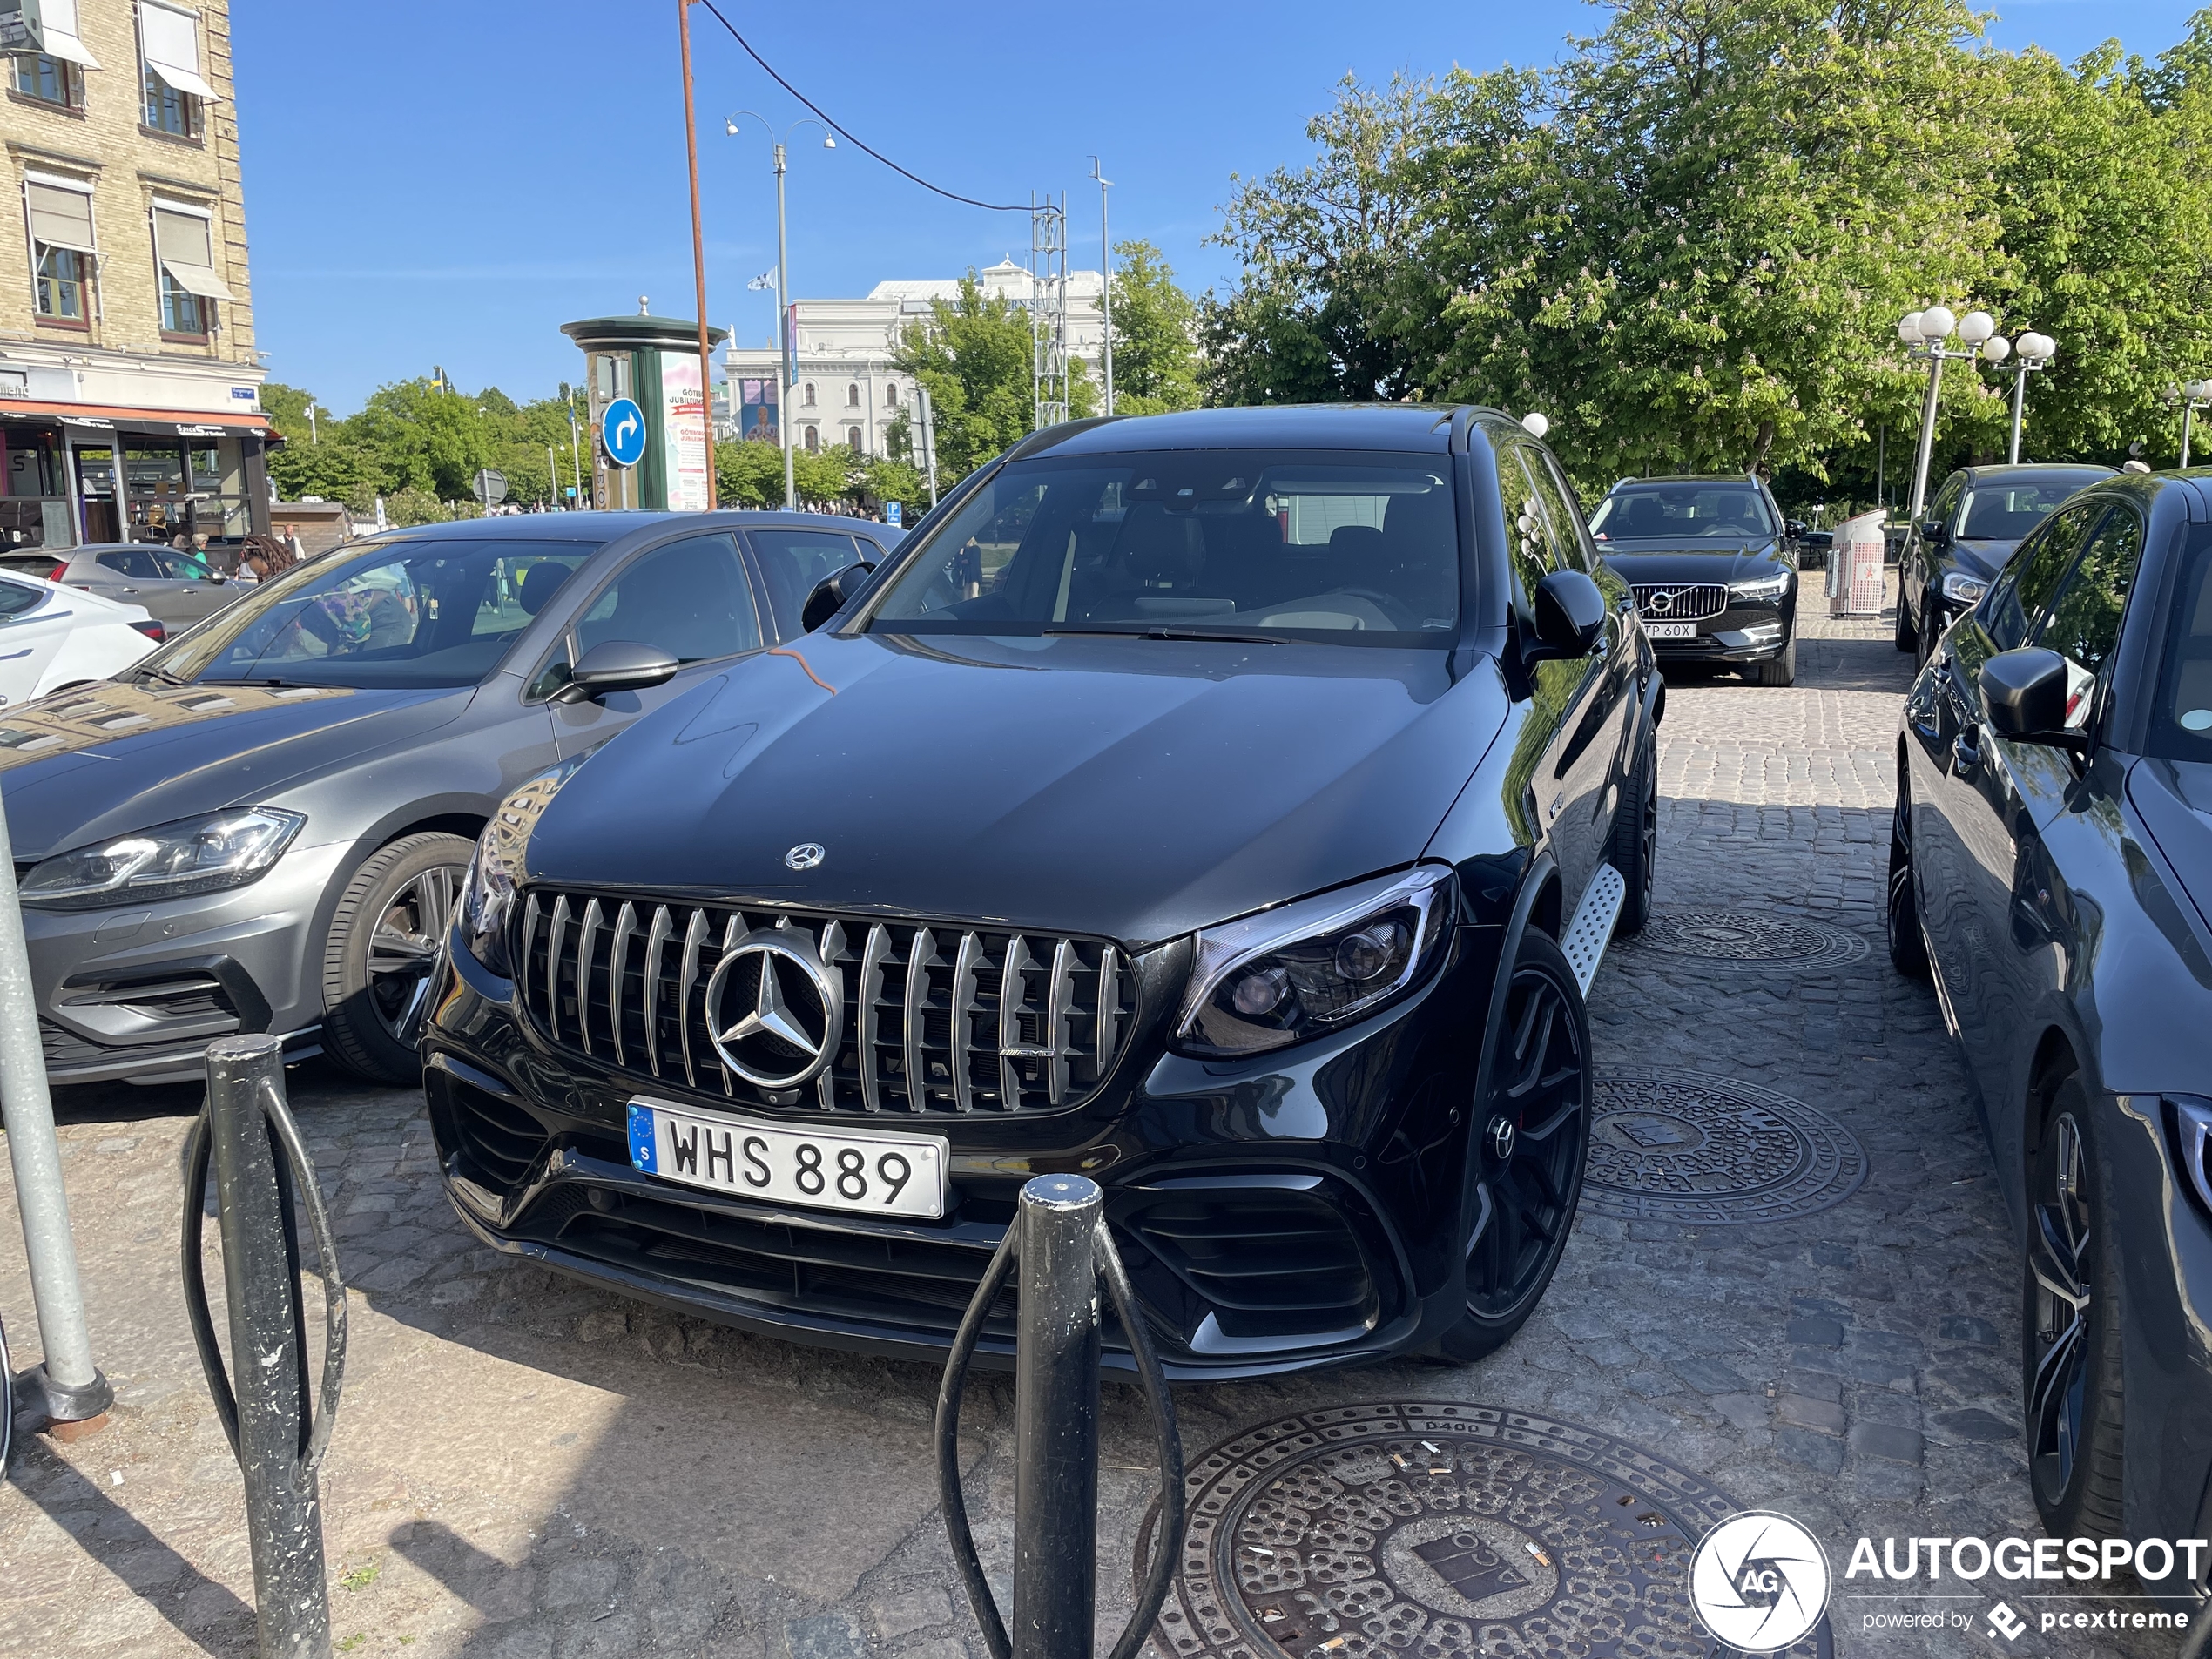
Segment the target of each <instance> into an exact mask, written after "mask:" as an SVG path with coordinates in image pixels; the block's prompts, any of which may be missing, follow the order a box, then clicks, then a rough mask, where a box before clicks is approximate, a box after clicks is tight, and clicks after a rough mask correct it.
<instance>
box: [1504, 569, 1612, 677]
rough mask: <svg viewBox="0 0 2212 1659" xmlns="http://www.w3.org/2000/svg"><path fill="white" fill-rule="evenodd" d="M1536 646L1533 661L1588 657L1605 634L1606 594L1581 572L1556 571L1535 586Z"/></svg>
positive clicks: (1527, 654)
mask: <svg viewBox="0 0 2212 1659" xmlns="http://www.w3.org/2000/svg"><path fill="white" fill-rule="evenodd" d="M1535 609H1536V617H1535V624H1536V625H1535V643H1534V647H1533V648H1532V649H1530V650H1529V651H1526V652H1525V653H1523V655H1524V656H1525V658H1527V660H1528V661H1530V662H1536V661H1541V660H1542V659H1544V658H1573V657H1587V656H1588V655H1589V654H1590V653H1591V652H1592V651H1595V650H1596V649H1597V643H1598V641H1599V640H1600V639H1601V638H1602V637H1603V636H1604V633H1605V595H1604V594H1603V593H1602V592H1601V591H1600V590H1599V589H1598V585H1597V583H1595V582H1593V581H1591V580H1590V578H1589V577H1587V576H1585V575H1584V574H1583V573H1582V572H1581V571H1580V570H1554V571H1553V572H1552V573H1551V574H1550V575H1549V576H1548V577H1545V578H1544V579H1543V580H1542V581H1541V582H1539V583H1537V584H1536V604H1535Z"/></svg>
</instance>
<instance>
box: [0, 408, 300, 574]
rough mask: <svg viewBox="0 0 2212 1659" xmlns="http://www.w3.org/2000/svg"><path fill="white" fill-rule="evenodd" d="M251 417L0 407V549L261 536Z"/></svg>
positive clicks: (260, 432)
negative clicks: (193, 417) (186, 415)
mask: <svg viewBox="0 0 2212 1659" xmlns="http://www.w3.org/2000/svg"><path fill="white" fill-rule="evenodd" d="M270 439H271V434H270V432H269V429H268V428H267V425H266V417H265V416H262V415H202V416H200V417H199V418H197V419H186V420H179V419H178V418H177V415H176V413H175V412H173V411H159V410H150V409H125V408H97V407H92V406H87V405H84V404H69V405H55V404H38V403H30V402H21V401H4V402H0V551H7V550H19V549H24V548H62V547H73V546H76V545H78V543H85V542H167V541H170V540H172V538H174V537H175V536H179V535H183V536H186V537H188V538H197V537H199V536H206V538H207V539H208V542H209V543H210V544H211V545H217V546H220V545H223V544H225V543H238V542H239V541H240V540H242V539H243V538H244V537H246V536H249V535H259V534H266V532H267V530H268V528H269V523H268V518H269V487H268V475H267V473H266V469H265V466H264V456H265V451H266V445H267V443H268V442H270Z"/></svg>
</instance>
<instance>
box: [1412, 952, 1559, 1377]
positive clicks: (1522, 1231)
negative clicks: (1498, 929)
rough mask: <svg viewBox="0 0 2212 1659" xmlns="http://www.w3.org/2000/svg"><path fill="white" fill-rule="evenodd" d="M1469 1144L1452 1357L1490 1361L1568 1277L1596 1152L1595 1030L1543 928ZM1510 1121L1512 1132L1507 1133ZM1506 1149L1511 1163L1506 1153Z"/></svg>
mask: <svg viewBox="0 0 2212 1659" xmlns="http://www.w3.org/2000/svg"><path fill="white" fill-rule="evenodd" d="M1506 995H1507V1001H1506V1015H1505V1018H1504V1020H1503V1021H1502V1022H1501V1024H1500V1027H1499V1032H1498V1039H1497V1048H1496V1049H1495V1050H1494V1053H1493V1054H1492V1055H1491V1056H1490V1064H1489V1068H1488V1085H1489V1086H1488V1098H1487V1099H1486V1100H1484V1101H1482V1102H1481V1103H1480V1111H1479V1112H1478V1113H1477V1115H1476V1121H1475V1123H1474V1124H1473V1125H1472V1128H1471V1132H1470V1134H1469V1136H1468V1147H1467V1165H1468V1179H1467V1194H1468V1211H1467V1213H1468V1215H1469V1217H1471V1219H1470V1221H1469V1224H1468V1227H1467V1237H1468V1245H1467V1272H1466V1287H1465V1291H1464V1293H1463V1298H1462V1312H1461V1314H1460V1322H1459V1323H1458V1324H1457V1325H1453V1327H1452V1328H1451V1329H1450V1330H1449V1331H1447V1332H1445V1333H1444V1335H1443V1336H1442V1337H1441V1338H1440V1339H1439V1341H1438V1344H1437V1346H1438V1349H1439V1351H1440V1352H1441V1353H1442V1354H1443V1355H1444V1357H1445V1358H1447V1359H1457V1360H1461V1361H1466V1360H1474V1359H1481V1358H1482V1357H1483V1356H1484V1355H1485V1354H1488V1353H1493V1352H1496V1351H1497V1350H1498V1349H1499V1348H1501V1347H1502V1346H1504V1345H1505V1344H1506V1343H1507V1342H1508V1341H1510V1340H1511V1339H1512V1338H1513V1335H1514V1332H1516V1331H1518V1330H1520V1329H1521V1326H1522V1325H1526V1324H1527V1322H1528V1316H1529V1315H1530V1314H1531V1313H1533V1312H1535V1309H1536V1304H1537V1303H1538V1302H1540V1301H1541V1300H1542V1299H1543V1295H1544V1291H1545V1288H1546V1287H1547V1286H1548V1285H1550V1283H1551V1280H1552V1274H1553V1273H1554V1272H1555V1271H1557V1270H1558V1267H1559V1258H1560V1255H1561V1252H1562V1251H1564V1250H1565V1249H1566V1248H1567V1235H1568V1231H1570V1230H1571V1229H1572V1227H1573V1226H1574V1223H1575V1206H1576V1205H1577V1204H1580V1203H1581V1197H1582V1169H1583V1165H1584V1163H1585V1162H1586V1161H1587V1159H1588V1155H1589V1145H1590V1096H1591V1086H1590V1022H1589V1016H1588V1014H1587V1013H1586V1012H1585V1011H1584V1009H1583V1007H1582V994H1581V991H1580V990H1579V989H1578V988H1576V986H1575V971H1574V969H1573V968H1569V967H1568V965H1567V957H1566V955H1565V954H1563V953H1562V952H1561V950H1560V948H1559V947H1558V946H1557V945H1556V944H1554V943H1553V942H1552V940H1551V939H1550V937H1549V936H1548V935H1547V934H1541V933H1539V932H1537V931H1536V930H1535V929H1534V928H1533V927H1532V928H1530V929H1529V930H1528V931H1527V932H1526V933H1524V934H1522V935H1521V945H1520V948H1519V951H1518V952H1517V954H1516V955H1515V957H1514V963H1513V968H1512V977H1511V981H1510V983H1509V985H1508V987H1507V993H1506ZM1499 1123H1507V1124H1508V1125H1510V1126H1511V1133H1510V1134H1506V1135H1502V1136H1501V1135H1499V1134H1497V1133H1496V1132H1495V1126H1496V1125H1497V1124H1499ZM1501 1144H1502V1149H1503V1150H1502V1155H1501Z"/></svg>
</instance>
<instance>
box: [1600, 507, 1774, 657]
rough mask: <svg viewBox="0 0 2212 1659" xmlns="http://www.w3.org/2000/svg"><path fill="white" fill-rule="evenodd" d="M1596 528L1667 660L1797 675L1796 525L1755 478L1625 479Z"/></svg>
mask: <svg viewBox="0 0 2212 1659" xmlns="http://www.w3.org/2000/svg"><path fill="white" fill-rule="evenodd" d="M1590 529H1591V532H1592V534H1593V535H1595V536H1596V538H1597V544H1598V550H1599V551H1600V552H1601V553H1602V554H1603V555H1604V556H1605V562H1606V563H1607V564H1608V565H1610V566H1611V567H1612V568H1613V570H1615V571H1616V572H1617V573H1618V574H1619V576H1620V577H1621V579H1622V581H1624V582H1626V583H1629V587H1630V589H1631V590H1633V591H1634V593H1635V604H1636V613H1637V614H1638V615H1639V616H1640V617H1642V618H1643V631H1644V632H1645V634H1646V635H1647V636H1649V638H1650V640H1651V643H1652V648H1653V649H1654V650H1655V651H1657V652H1658V653H1659V660H1660V661H1661V662H1662V663H1684V664H1690V663H1700V664H1708V665H1710V666H1711V667H1715V668H1733V669H1740V670H1743V671H1746V672H1748V673H1749V674H1750V675H1751V677H1752V678H1755V679H1757V681H1758V683H1759V684H1760V685H1789V684H1790V683H1791V681H1792V680H1794V679H1795V678H1797V536H1798V526H1797V525H1796V524H1794V523H1791V522H1789V521H1788V520H1786V519H1784V517H1783V516H1782V509H1780V508H1779V507H1777V505H1776V504H1775V500H1774V496H1772V494H1770V492H1769V491H1768V489H1767V487H1766V485H1765V484H1764V482H1761V481H1760V480H1759V479H1757V478H1755V477H1749V476H1746V475H1743V474H1740V473H1739V474H1734V475H1730V476H1726V477H1687V478H1624V479H1622V481H1621V482H1619V483H1617V484H1615V485H1614V486H1613V488H1612V489H1610V490H1609V491H1608V492H1607V494H1606V497H1605V499H1604V500H1603V501H1602V502H1599V503H1598V504H1597V510H1596V511H1595V512H1594V513H1592V514H1591V515H1590Z"/></svg>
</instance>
